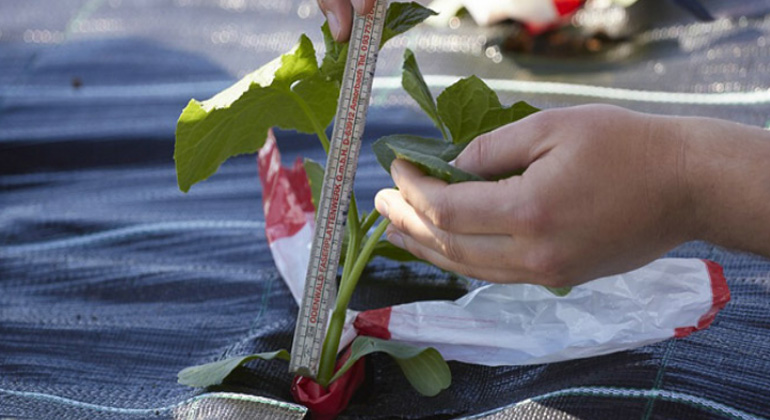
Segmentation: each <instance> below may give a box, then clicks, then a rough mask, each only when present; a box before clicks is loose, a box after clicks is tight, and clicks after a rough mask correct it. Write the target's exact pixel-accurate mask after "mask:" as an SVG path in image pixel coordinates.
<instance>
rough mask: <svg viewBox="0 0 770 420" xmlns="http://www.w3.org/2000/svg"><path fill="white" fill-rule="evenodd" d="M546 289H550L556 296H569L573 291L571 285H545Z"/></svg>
mask: <svg viewBox="0 0 770 420" xmlns="http://www.w3.org/2000/svg"><path fill="white" fill-rule="evenodd" d="M544 287H545V288H546V289H548V291H549V292H551V293H553V294H554V295H556V296H567V295H568V294H569V292H571V291H572V288H571V287H548V286H544Z"/></svg>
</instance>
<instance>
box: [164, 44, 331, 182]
mask: <svg viewBox="0 0 770 420" xmlns="http://www.w3.org/2000/svg"><path fill="white" fill-rule="evenodd" d="M338 95H339V87H338V85H337V83H335V82H333V81H328V80H326V79H325V78H324V77H323V76H321V75H320V73H319V72H318V64H317V62H316V57H315V50H314V49H313V44H312V42H311V41H310V39H308V38H307V37H306V36H304V35H302V36H301V37H300V40H299V43H298V44H297V45H296V46H295V47H294V48H293V49H292V50H291V51H290V52H289V53H287V54H284V55H283V56H281V57H279V58H278V59H276V60H274V61H272V62H270V63H268V64H267V65H265V66H264V67H262V68H260V69H259V70H257V71H255V72H253V73H251V74H249V75H248V76H246V77H244V78H243V79H241V80H240V81H239V82H237V83H236V84H234V85H233V86H231V87H229V88H228V89H226V90H224V91H222V92H220V93H219V94H217V95H216V96H214V97H212V98H211V99H209V100H206V101H203V102H199V101H196V100H191V101H190V103H189V104H188V105H187V107H186V108H185V109H184V111H182V115H181V116H180V117H179V121H178V123H177V128H176V145H175V149H174V159H175V160H176V169H177V181H178V183H179V188H180V189H181V190H182V191H188V190H189V189H190V186H192V185H193V184H194V183H196V182H198V181H201V180H203V179H206V178H208V177H209V176H211V175H212V174H213V173H214V172H215V171H216V170H217V168H218V167H219V166H220V165H221V164H222V163H223V162H224V161H225V160H227V159H228V158H230V157H231V156H235V155H238V154H242V153H253V152H256V151H257V150H259V148H261V147H262V145H263V144H264V142H265V139H266V138H267V131H268V129H269V128H270V127H274V126H277V127H280V128H284V129H292V130H297V131H300V132H303V133H313V132H315V131H316V129H317V128H320V129H323V128H325V127H326V126H328V125H329V123H330V122H331V121H332V119H333V118H334V113H335V108H336V105H337V97H338Z"/></svg>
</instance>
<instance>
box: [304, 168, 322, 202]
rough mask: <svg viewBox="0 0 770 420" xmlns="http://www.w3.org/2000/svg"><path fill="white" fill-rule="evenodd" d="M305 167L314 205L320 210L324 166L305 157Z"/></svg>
mask: <svg viewBox="0 0 770 420" xmlns="http://www.w3.org/2000/svg"><path fill="white" fill-rule="evenodd" d="M302 164H303V166H304V167H305V174H307V181H308V184H310V192H311V196H312V200H313V206H314V207H315V208H316V213H317V212H318V203H319V201H320V200H321V189H323V182H324V167H323V166H322V165H321V164H320V163H318V162H316V161H314V160H312V159H308V158H305V160H304V161H303V162H302Z"/></svg>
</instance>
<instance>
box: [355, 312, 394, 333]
mask: <svg viewBox="0 0 770 420" xmlns="http://www.w3.org/2000/svg"><path fill="white" fill-rule="evenodd" d="M389 325H390V306H388V307H387V308H382V309H372V310H370V311H364V312H361V313H360V314H358V316H357V317H356V320H355V322H353V326H354V327H355V328H356V331H358V334H360V335H365V336H368V337H375V338H382V339H383V340H390V331H389V330H388V326H389Z"/></svg>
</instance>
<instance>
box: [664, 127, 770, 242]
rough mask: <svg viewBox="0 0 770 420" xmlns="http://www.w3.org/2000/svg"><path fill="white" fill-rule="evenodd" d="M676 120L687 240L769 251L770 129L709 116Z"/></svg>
mask: <svg viewBox="0 0 770 420" xmlns="http://www.w3.org/2000/svg"><path fill="white" fill-rule="evenodd" d="M676 120H678V122H677V123H676V124H677V125H678V135H679V136H681V138H682V141H683V144H684V145H685V148H684V150H685V152H684V154H685V157H684V160H685V162H686V164H685V165H684V166H683V168H684V169H683V171H684V174H685V179H686V182H685V184H686V185H687V189H688V191H689V194H691V197H692V200H691V202H692V206H691V209H690V212H691V214H692V221H693V223H692V227H693V231H692V232H691V235H690V236H691V239H699V240H705V241H709V242H711V243H714V244H717V245H720V246H725V247H729V248H736V249H742V250H746V251H751V252H758V253H765V254H767V253H768V252H770V249H768V245H767V243H766V242H767V241H766V238H768V237H770V236H769V235H770V166H768V163H767V162H770V133H768V132H767V131H765V130H762V129H759V128H755V127H748V126H744V125H740V124H737V123H732V122H728V121H722V120H716V119H710V118H676ZM763 238H764V239H763Z"/></svg>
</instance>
